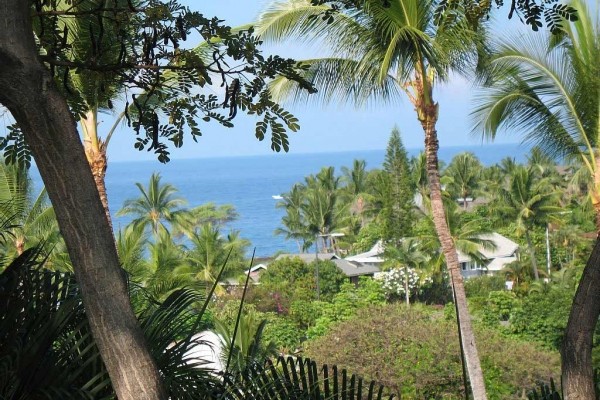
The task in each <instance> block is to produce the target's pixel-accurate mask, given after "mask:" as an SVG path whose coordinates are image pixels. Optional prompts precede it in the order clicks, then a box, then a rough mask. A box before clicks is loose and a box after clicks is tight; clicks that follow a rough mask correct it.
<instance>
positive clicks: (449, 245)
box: [414, 71, 487, 400]
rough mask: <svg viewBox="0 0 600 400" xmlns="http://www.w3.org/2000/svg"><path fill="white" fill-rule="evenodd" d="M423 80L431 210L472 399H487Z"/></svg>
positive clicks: (433, 107) (420, 78)
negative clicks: (450, 289) (445, 208)
mask: <svg viewBox="0 0 600 400" xmlns="http://www.w3.org/2000/svg"><path fill="white" fill-rule="evenodd" d="M426 80H427V76H426V74H425V73H424V71H423V72H422V73H421V74H417V77H416V81H415V84H414V87H415V89H416V91H417V93H418V96H417V97H416V100H415V102H416V104H415V108H416V111H417V114H418V119H419V122H420V123H421V126H422V127H423V132H424V133H425V156H426V163H427V164H426V165H427V177H428V179H429V196H430V198H431V213H432V216H433V223H434V225H435V229H436V232H437V235H438V238H439V240H440V243H441V245H442V251H443V253H444V258H445V259H446V266H447V268H448V272H449V273H450V278H451V282H452V286H453V289H454V297H455V302H456V310H457V314H458V316H457V317H458V320H459V329H460V334H461V341H462V346H463V353H464V358H465V363H466V367H467V372H468V375H469V381H470V382H471V389H472V392H473V398H474V400H486V399H487V393H486V389H485V380H484V378H483V371H482V369H481V362H480V361H479V354H478V353H477V346H476V345H475V334H474V332H473V326H472V324H471V316H470V315H469V309H468V307H467V296H466V294H465V288H464V285H463V277H462V275H461V273H460V268H459V263H458V253H457V252H456V247H455V246H454V241H453V240H452V235H451V233H450V228H449V227H448V223H447V221H446V215H445V212H444V203H443V201H442V187H441V184H440V173H439V169H438V147H439V144H438V138H437V131H436V127H435V125H436V123H437V119H438V106H437V104H436V103H435V102H434V101H433V98H432V95H431V91H432V88H431V84H428V83H429V82H427V81H426Z"/></svg>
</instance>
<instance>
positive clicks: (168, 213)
mask: <svg viewBox="0 0 600 400" xmlns="http://www.w3.org/2000/svg"><path fill="white" fill-rule="evenodd" d="M135 185H136V186H137V187H138V189H139V190H140V192H141V196H140V197H138V198H137V199H128V200H126V201H125V204H124V205H123V208H121V209H120V210H119V212H117V215H118V216H123V215H133V216H134V220H133V221H132V223H133V224H134V225H142V226H144V228H147V227H150V230H151V232H152V234H153V235H154V237H155V238H156V237H158V235H159V230H160V229H164V230H165V231H167V232H168V231H169V228H170V227H171V226H176V225H177V224H180V223H181V222H182V221H183V220H184V219H185V218H186V217H187V216H188V215H189V211H187V210H185V209H183V208H181V207H182V206H184V205H185V204H186V203H187V202H186V201H185V199H183V198H182V197H178V196H177V195H176V193H177V189H176V188H175V187H174V186H173V185H171V184H164V185H163V184H161V182H160V174H158V173H153V174H152V176H151V177H150V181H149V182H148V187H147V188H145V187H144V186H142V184H141V183H139V182H138V183H136V184H135Z"/></svg>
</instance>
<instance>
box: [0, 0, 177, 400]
mask: <svg viewBox="0 0 600 400" xmlns="http://www.w3.org/2000/svg"><path fill="white" fill-rule="evenodd" d="M29 6H30V2H29V1H25V0H2V1H0V103H2V104H3V105H4V106H6V107H7V108H8V109H9V110H10V112H11V113H12V115H13V117H14V118H15V120H16V121H17V123H18V124H19V126H20V127H21V129H22V131H23V134H24V136H25V140H26V141H27V143H28V144H29V146H30V147H31V150H32V153H33V156H34V159H35V162H36V164H37V166H38V169H39V171H40V174H41V176H42V179H43V180H44V184H45V185H46V188H47V190H48V195H49V197H50V200H51V201H52V205H53V206H54V210H55V212H56V218H57V220H58V223H59V226H60V230H61V233H62V235H63V236H64V239H65V242H66V244H67V247H68V250H69V254H70V256H71V260H72V262H73V266H74V269H75V274H76V277H77V280H78V282H79V285H80V286H81V291H82V296H83V299H84V305H85V308H86V313H87V316H88V319H89V322H90V326H91V328H92V333H93V335H94V338H95V340H96V343H97V345H98V348H99V350H100V353H101V354H102V358H103V360H104V363H105V364H106V367H107V369H108V372H109V374H110V378H111V381H112V384H113V387H114V389H115V391H116V393H117V396H118V397H119V399H120V400H134V399H135V400H145V399H148V400H149V399H152V400H158V399H161V400H162V399H166V398H167V396H166V395H165V391H164V389H163V387H162V384H161V380H160V375H159V372H158V369H157V367H156V364H155V362H154V360H153V358H152V356H151V354H150V352H149V351H148V349H147V346H146V344H145V339H144V336H143V334H142V331H141V329H140V327H139V325H138V323H137V320H136V318H135V315H134V313H133V310H132V308H131V304H130V302H129V297H128V294H127V290H126V285H125V280H124V277H123V274H122V271H121V268H120V266H119V260H118V258H117V253H116V247H115V244H114V238H113V234H112V232H111V229H110V228H109V225H108V221H107V220H106V215H105V213H104V209H103V207H102V203H101V202H100V197H99V195H98V191H97V190H96V185H95V183H94V178H93V176H92V173H91V171H90V168H89V165H88V163H87V160H86V157H85V154H84V151H83V146H82V144H81V141H80V139H79V135H78V134H77V129H76V125H75V120H74V119H73V116H72V115H71V113H70V111H69V108H68V106H67V102H66V100H65V98H64V97H63V96H62V95H61V93H60V92H59V91H58V89H57V88H56V87H55V85H54V82H53V79H52V77H51V75H50V73H49V72H48V70H47V69H46V68H45V67H44V65H42V63H41V62H40V61H39V59H38V53H37V49H36V46H35V43H34V37H33V29H32V26H31V21H30V11H31V10H30V8H29Z"/></svg>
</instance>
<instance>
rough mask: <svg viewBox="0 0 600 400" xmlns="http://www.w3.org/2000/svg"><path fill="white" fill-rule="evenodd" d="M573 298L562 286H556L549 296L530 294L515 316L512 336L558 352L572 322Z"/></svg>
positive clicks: (512, 320)
mask: <svg viewBox="0 0 600 400" xmlns="http://www.w3.org/2000/svg"><path fill="white" fill-rule="evenodd" d="M573 294H574V293H573V291H571V290H569V289H564V288H562V287H559V286H553V287H552V288H551V289H550V290H549V291H547V292H546V293H531V294H529V295H528V296H526V297H525V298H523V300H522V303H521V306H520V307H519V308H518V309H516V310H514V311H513V313H512V315H511V318H510V323H511V324H510V333H511V334H512V335H515V336H518V337H521V338H524V339H527V340H533V341H537V342H540V343H542V344H543V345H544V346H546V347H548V348H553V349H558V348H559V347H560V343H561V341H562V337H563V333H564V330H565V327H566V326H567V320H568V319H569V311H570V310H571V304H572V302H573Z"/></svg>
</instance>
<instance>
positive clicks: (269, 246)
mask: <svg viewBox="0 0 600 400" xmlns="http://www.w3.org/2000/svg"><path fill="white" fill-rule="evenodd" d="M419 151H420V150H419V149H412V150H411V149H409V153H410V155H416V154H418V152H419ZM463 151H471V152H473V153H475V154H476V155H477V156H478V157H479V159H480V160H481V161H482V163H484V164H486V165H491V164H494V163H496V162H498V161H500V160H501V159H502V158H504V157H514V158H515V159H516V160H517V161H523V160H524V159H525V154H526V153H527V152H528V151H529V149H528V148H526V147H523V146H520V145H517V144H507V145H485V146H463V147H445V148H442V149H440V159H441V160H443V161H445V162H447V163H448V162H450V160H451V159H452V157H453V156H454V155H456V154H458V153H460V152H463ZM384 153H385V151H384V150H375V151H353V152H340V153H313V154H273V155H265V156H248V157H230V158H203V159H189V160H173V161H171V162H170V163H168V164H160V163H159V162H157V161H143V162H114V163H110V164H109V167H108V171H107V177H106V185H107V191H108V198H109V207H110V209H111V213H112V214H113V218H114V219H113V223H114V227H115V229H119V228H122V227H124V226H125V225H127V223H129V222H130V221H131V218H128V217H116V216H115V214H116V212H117V211H118V210H119V209H120V208H121V207H122V205H123V202H124V201H125V200H126V199H128V198H135V197H137V196H138V195H139V191H138V189H137V187H136V186H135V183H136V182H140V183H142V185H144V186H146V185H147V183H148V180H149V178H150V175H151V174H152V173H153V172H160V174H161V176H162V181H163V182H168V183H170V184H172V185H174V186H175V187H176V188H177V189H178V190H179V192H180V194H181V196H183V197H184V198H186V199H187V200H188V204H189V205H190V206H197V205H200V204H203V203H206V202H214V203H216V204H233V205H234V206H235V208H236V210H237V211H238V213H239V219H237V220H236V221H234V222H232V223H231V224H229V226H228V228H230V229H238V230H240V233H241V236H242V237H243V238H246V239H248V240H250V241H251V243H252V247H254V246H255V247H256V254H257V256H270V255H272V254H274V253H276V252H277V251H285V252H296V251H297V248H296V244H295V243H294V242H290V241H286V240H285V239H284V238H283V237H282V236H275V235H274V234H273V231H274V230H275V229H276V228H277V227H278V226H279V224H280V221H281V217H282V216H283V214H284V212H283V210H280V209H277V208H275V203H276V202H277V200H275V199H273V198H272V196H273V195H279V194H281V193H284V192H287V191H288V190H289V189H290V188H291V186H292V185H293V184H294V183H296V182H302V181H303V179H304V177H305V176H307V175H309V174H312V173H317V172H318V171H319V170H320V169H321V167H324V166H333V167H335V168H336V171H337V172H338V173H341V167H342V166H348V167H350V166H351V165H352V161H353V160H354V159H363V160H365V161H366V163H367V168H368V169H372V168H380V167H381V165H382V163H383V158H384ZM251 250H252V248H251V249H250V251H251Z"/></svg>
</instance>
